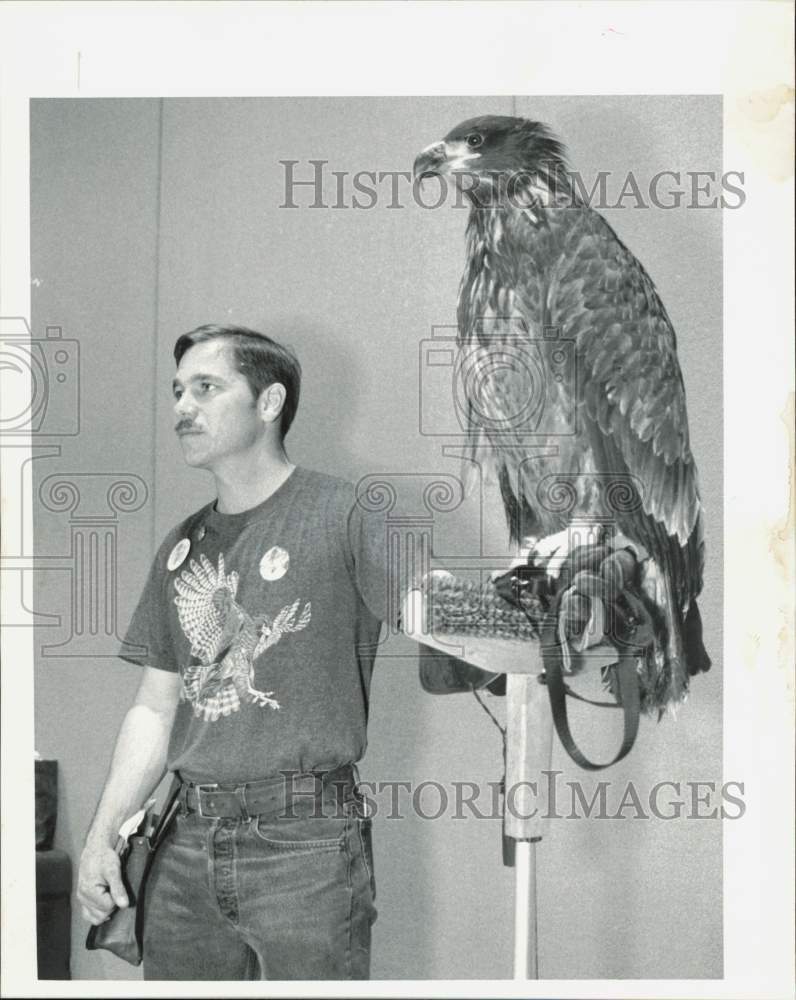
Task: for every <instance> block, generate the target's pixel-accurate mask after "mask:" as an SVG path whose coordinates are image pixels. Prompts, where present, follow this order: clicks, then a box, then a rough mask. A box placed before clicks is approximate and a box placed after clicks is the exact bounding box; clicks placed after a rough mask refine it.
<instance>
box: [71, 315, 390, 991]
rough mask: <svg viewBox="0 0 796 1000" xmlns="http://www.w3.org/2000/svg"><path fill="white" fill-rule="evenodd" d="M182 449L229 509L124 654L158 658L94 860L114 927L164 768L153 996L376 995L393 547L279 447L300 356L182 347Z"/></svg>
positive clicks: (111, 787) (156, 582)
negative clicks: (375, 696)
mask: <svg viewBox="0 0 796 1000" xmlns="http://www.w3.org/2000/svg"><path fill="white" fill-rule="evenodd" d="M174 356H175V359H176V361H177V365H178V367H177V373H176V377H175V379H174V410H175V414H176V431H177V433H178V435H179V437H180V443H181V446H182V450H183V454H184V457H185V461H186V462H187V463H188V465H190V466H193V467H197V468H203V469H207V470H208V471H209V472H211V473H212V475H213V478H214V481H215V488H216V495H217V499H216V501H215V502H213V503H210V504H207V505H206V506H204V507H202V508H201V509H200V510H198V511H197V512H196V513H195V514H193V515H192V516H191V517H189V518H188V519H187V520H185V521H183V522H182V524H180V525H179V526H178V527H177V528H175V529H174V530H173V531H171V532H170V533H169V534H168V536H167V537H166V539H165V541H164V542H163V544H162V545H161V547H160V549H159V551H158V553H157V556H156V558H155V561H154V564H153V566H152V569H151V571H150V574H149V578H148V581H147V583H146V587H145V589H144V592H143V595H142V597H141V599H140V602H139V604H138V607H137V608H136V611H135V613H134V616H133V619H132V622H131V625H130V628H129V631H128V633H127V641H128V642H130V643H133V644H135V645H137V646H144V647H146V649H147V654H146V655H145V656H141V657H140V658H137V659H133V662H136V663H139V664H140V665H141V666H142V667H143V674H142V678H141V683H140V687H139V689H138V693H137V695H136V697H135V700H134V703H133V705H132V707H131V708H130V710H129V712H128V713H127V715H126V717H125V720H124V722H123V724H122V727H121V730H120V733H119V736H118V740H117V743H116V748H115V750H114V753H113V758H112V762H111V766H110V771H109V775H108V779H107V781H106V785H105V788H104V791H103V793H102V796H101V799H100V802H99V805H98V808H97V812H96V816H95V818H94V821H93V823H92V825H91V829H90V831H89V834H88V836H87V840H86V846H85V849H84V852H83V855H82V859H81V863H80V873H79V884H78V899H79V901H80V903H81V904H82V908H83V913H84V915H85V916H86V918H87V919H88V920H90V921H91V922H92V923H94V924H98V923H101V922H102V921H104V920H105V919H107V917H108V916H109V915H110V913H111V912H112V910H113V909H114V907H116V906H119V907H123V906H126V905H128V900H127V897H126V894H125V891H124V887H123V885H122V881H121V878H120V869H119V862H118V858H117V856H116V853H115V851H114V850H113V846H114V843H115V841H116V839H117V834H118V830H119V827H120V825H121V824H122V822H123V821H124V820H125V819H126V818H127V817H129V816H130V815H131V814H132V813H134V812H135V811H136V810H137V809H139V808H140V806H141V804H142V802H143V801H144V800H145V799H146V798H147V797H148V796H149V794H150V792H151V791H152V790H153V789H154V788H155V787H156V786H157V785H158V783H159V782H160V780H161V779H162V777H163V776H164V774H165V773H166V771H167V770H168V771H173V772H175V774H176V776H177V778H178V779H179V781H180V782H181V784H180V790H179V802H180V809H179V811H178V814H177V817H176V820H175V821H174V823H173V824H172V826H171V828H170V830H169V833H168V834H167V836H166V838H165V840H164V842H163V844H162V846H161V848H160V849H159V851H158V853H157V855H156V858H155V861H154V864H153V868H152V872H151V875H150V878H149V881H148V884H147V892H146V906H145V919H144V975H145V978H147V979H174V980H195V979H210V980H224V979H227V980H238V979H257V978H265V979H347V978H352V979H362V978H367V977H368V974H369V955H370V927H371V924H372V922H373V920H374V919H375V915H376V911H375V908H374V905H373V898H374V893H375V888H374V883H373V876H372V872H373V867H372V857H371V849H370V829H369V824H370V821H369V819H368V818H367V816H366V815H365V810H364V809H363V803H362V800H361V797H360V796H359V794H358V792H357V789H356V771H355V767H354V764H355V762H356V761H357V760H358V759H359V758H360V757H361V756H362V754H363V753H364V750H365V745H366V722H367V708H368V696H369V687H370V678H371V671H372V666H373V659H374V655H375V650H376V644H377V642H378V638H379V631H380V625H381V621H382V620H383V619H384V618H385V617H386V616H387V612H386V593H387V586H386V574H385V564H384V538H383V528H382V529H381V530H379V526H378V524H375V525H374V524H371V523H370V522H369V520H368V517H367V516H366V515H365V514H364V513H363V512H362V510H361V509H360V508H359V507H358V505H357V504H356V503H355V500H354V491H353V488H352V487H350V486H349V485H348V484H346V483H344V482H342V481H341V480H338V479H335V478H332V477H329V476H324V475H321V474H319V473H314V472H310V471H308V470H305V469H302V468H300V467H296V466H295V465H293V464H292V463H291V462H290V460H289V459H288V457H287V454H286V452H285V448H284V437H285V434H286V433H287V431H288V429H289V427H290V424H291V422H292V420H293V417H294V415H295V412H296V407H297V405H298V400H299V389H300V379H301V369H300V366H299V363H298V361H297V359H296V358H295V356H294V355H293V354H292V353H291V352H290V351H288V350H287V349H285V348H284V347H282V346H281V345H279V344H277V343H275V342H274V341H273V340H271V339H270V338H268V337H265V336H263V335H261V334H258V333H256V332H254V331H251V330H247V329H245V328H241V327H217V326H204V327H199V328H198V329H196V330H194V331H192V332H191V333H187V334H184V335H183V336H181V337H180V338H179V339H178V341H177V343H176V345H175V349H174Z"/></svg>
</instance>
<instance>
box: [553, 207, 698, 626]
mask: <svg viewBox="0 0 796 1000" xmlns="http://www.w3.org/2000/svg"><path fill="white" fill-rule="evenodd" d="M580 216H581V217H580V224H579V225H578V226H577V227H576V229H575V230H574V231H573V233H572V235H571V245H570V246H569V247H568V248H567V249H566V250H565V252H564V253H563V254H562V257H561V259H560V261H559V264H558V272H557V275H556V280H555V282H554V295H553V297H552V301H551V315H552V317H553V322H555V323H557V324H560V326H561V327H562V328H563V329H565V330H566V331H567V334H568V335H569V336H572V337H574V338H575V340H576V341H577V345H578V348H577V350H578V362H579V366H580V368H581V370H580V371H579V373H578V375H579V381H580V383H581V399H582V404H583V410H582V413H583V414H584V417H585V422H586V424H587V425H588V430H589V434H590V438H591V443H592V448H593V449H594V452H595V456H596V457H597V462H598V466H599V467H601V468H603V469H605V470H607V471H610V472H613V473H621V472H622V471H624V470H627V472H629V473H630V474H631V475H633V476H635V477H637V481H638V483H639V484H640V487H641V488H640V493H641V504H640V509H637V510H636V511H635V512H628V513H623V514H622V515H618V516H617V520H618V521H619V523H620V527H621V529H622V530H623V531H625V533H627V534H629V535H630V536H631V537H632V538H633V540H634V541H638V542H640V543H641V544H642V545H644V546H645V548H647V550H648V551H649V552H650V554H654V555H655V556H656V558H657V559H658V560H659V561H660V563H661V564H662V568H664V567H665V568H666V569H668V570H669V571H670V572H671V574H672V579H673V580H674V581H676V592H677V597H678V600H679V602H680V604H681V608H682V606H683V604H687V603H688V600H689V599H690V598H691V597H693V596H695V595H696V594H698V593H699V590H700V589H701V585H702V579H701V578H702V566H703V560H704V547H703V543H702V526H701V503H700V498H699V484H698V478H697V470H696V466H695V463H694V459H693V456H692V454H691V448H690V444H689V434H688V420H687V415H686V404H685V389H684V387H683V379H682V375H681V372H680V366H679V364H678V361H677V355H676V338H675V333H674V330H673V328H672V324H671V322H670V320H669V317H668V315H667V313H666V310H665V308H664V306H663V303H662V302H661V300H660V298H659V296H658V294H657V292H656V290H655V286H654V285H653V283H652V280H651V279H650V278H649V276H648V275H647V273H646V271H645V270H644V268H643V267H642V266H641V264H640V263H639V261H638V260H637V259H636V258H635V257H634V255H633V254H632V253H631V252H630V251H629V250H628V249H627V247H625V246H624V244H623V243H622V242H621V241H620V239H619V237H618V236H617V235H616V234H615V233H614V231H613V229H611V227H610V226H609V225H608V223H607V222H606V221H605V220H604V219H603V218H602V217H601V216H600V215H598V214H597V213H595V212H592V211H591V210H589V209H585V210H584V211H582V213H580ZM623 522H624V523H623Z"/></svg>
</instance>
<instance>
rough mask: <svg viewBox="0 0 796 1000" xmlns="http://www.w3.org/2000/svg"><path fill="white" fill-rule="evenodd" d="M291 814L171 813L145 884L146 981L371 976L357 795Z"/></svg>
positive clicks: (368, 851) (368, 850)
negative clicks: (208, 815) (230, 816)
mask: <svg viewBox="0 0 796 1000" xmlns="http://www.w3.org/2000/svg"><path fill="white" fill-rule="evenodd" d="M291 812H292V813H293V815H292V816H290V817H288V818H284V815H283V816H282V818H279V817H272V816H255V817H252V818H251V819H248V820H245V819H206V818H203V817H202V816H200V815H199V814H198V813H187V814H185V813H179V814H178V815H177V817H176V819H175V821H174V823H173V825H172V827H171V830H170V831H169V833H168V834H167V835H166V838H165V839H164V841H163V843H162V844H161V846H160V848H159V849H158V852H157V854H156V856H155V859H154V862H153V866H152V870H151V873H150V876H149V880H148V883H147V892H146V899H145V904H144V905H145V913H144V978H145V979H169V980H224V979H229V980H244V979H368V978H369V975H370V928H371V925H372V923H373V921H374V920H375V919H376V908H375V906H374V899H375V883H374V880H373V854H372V847H371V830H370V827H371V820H370V819H369V818H367V817H366V815H365V814H364V808H363V804H362V803H361V801H360V800H359V799H358V798H356V797H355V796H354V795H353V794H351V795H349V796H347V799H346V801H345V802H344V803H342V804H341V805H340V806H338V805H337V804H332V805H331V806H330V807H328V808H327V806H326V804H324V806H323V808H322V810H319V809H318V806H317V804H316V803H315V802H312V801H306V800H304V801H300V802H298V803H297V804H295V805H294V806H293V807H292V810H291ZM319 812H323V815H318V813H319ZM313 813H314V815H313Z"/></svg>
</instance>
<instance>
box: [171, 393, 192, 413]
mask: <svg viewBox="0 0 796 1000" xmlns="http://www.w3.org/2000/svg"><path fill="white" fill-rule="evenodd" d="M174 412H175V413H176V414H177V416H178V417H187V416H190V415H191V414H192V413H196V405H195V403H194V402H193V400H192V399H191V396H190V394H189V393H187V392H184V393H183V394H182V395H181V396H179V397H178V398H177V399H175V400H174Z"/></svg>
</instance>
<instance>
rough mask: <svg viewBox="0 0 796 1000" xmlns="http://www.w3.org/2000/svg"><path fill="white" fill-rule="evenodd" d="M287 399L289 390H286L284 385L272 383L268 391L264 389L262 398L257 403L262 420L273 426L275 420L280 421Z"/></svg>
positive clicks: (261, 394)
mask: <svg viewBox="0 0 796 1000" xmlns="http://www.w3.org/2000/svg"><path fill="white" fill-rule="evenodd" d="M286 398H287V389H285V387H284V386H283V385H282V383H281V382H272V383H271V385H269V386H268V387H267V388H266V389H263V391H262V392H261V393H260V398H259V400H258V401H257V409H258V412H259V414H260V418H261V419H262V420H264V421H265V422H266V423H267V424H271V423H273V422H274V421H275V420H278V419H279V415H280V414H281V412H282V409H283V407H284V405H285V399H286Z"/></svg>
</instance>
